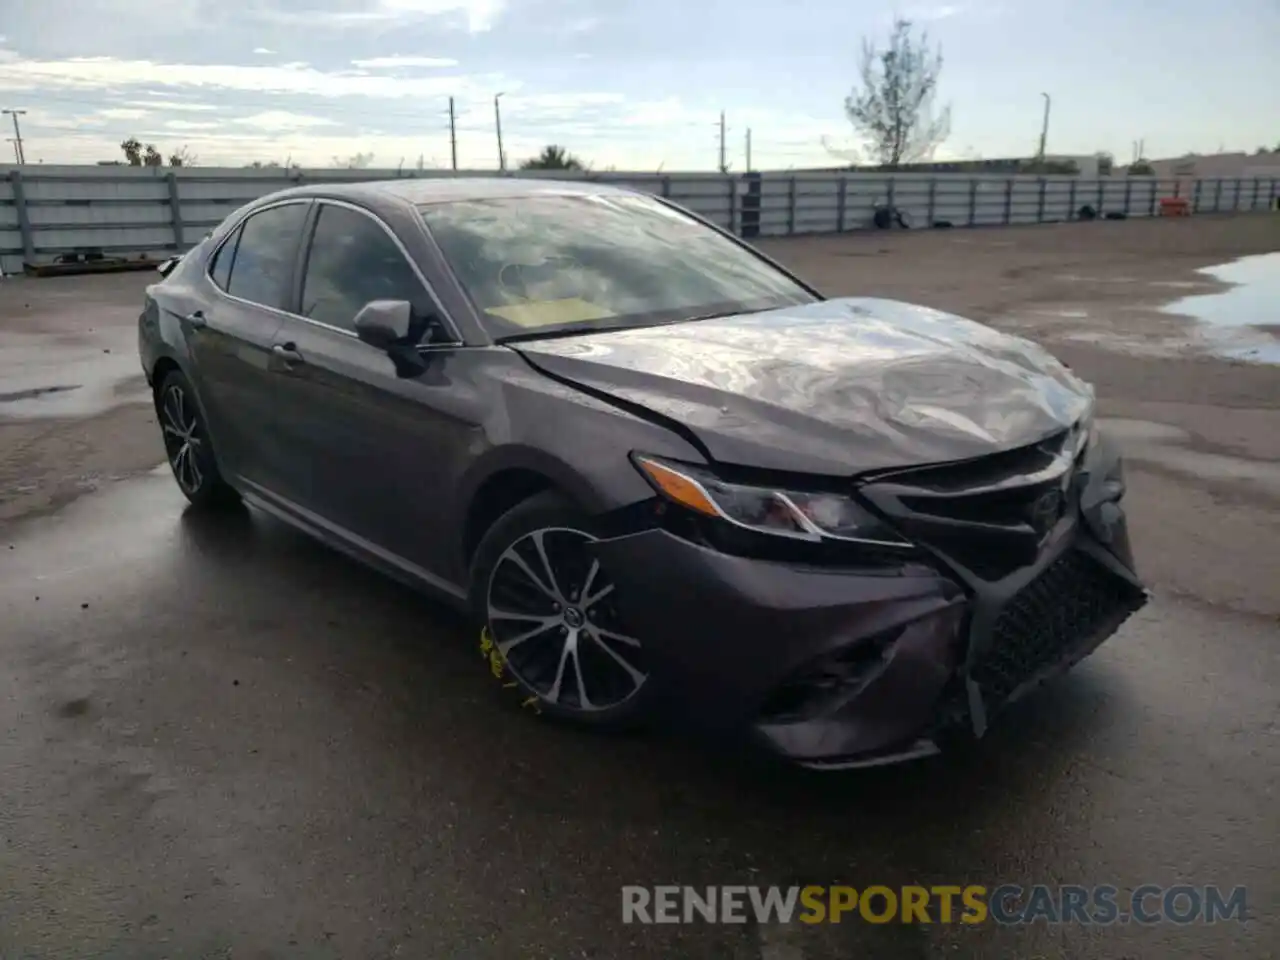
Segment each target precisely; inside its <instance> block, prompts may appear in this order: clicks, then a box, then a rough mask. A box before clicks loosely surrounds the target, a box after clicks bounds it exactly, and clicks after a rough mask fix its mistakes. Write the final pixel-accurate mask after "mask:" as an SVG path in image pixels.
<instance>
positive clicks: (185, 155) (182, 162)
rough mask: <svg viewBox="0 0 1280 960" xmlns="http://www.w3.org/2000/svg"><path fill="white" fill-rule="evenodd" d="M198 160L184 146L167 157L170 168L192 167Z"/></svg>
mask: <svg viewBox="0 0 1280 960" xmlns="http://www.w3.org/2000/svg"><path fill="white" fill-rule="evenodd" d="M199 159H200V158H199V157H197V156H196V155H195V154H194V153H192V152H191V150H190V148H189V147H187V146H186V145H185V144H184V145H183V146H181V147H179V148H178V149H177V150H175V151H173V153H171V154H170V155H169V166H171V167H194V166H195V165H196V161H198V160H199Z"/></svg>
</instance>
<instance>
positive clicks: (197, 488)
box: [156, 370, 240, 507]
mask: <svg viewBox="0 0 1280 960" xmlns="http://www.w3.org/2000/svg"><path fill="white" fill-rule="evenodd" d="M156 418H157V419H158V420H159V421H160V430H161V434H162V436H163V437H164V451H165V456H166V458H167V459H168V461H169V469H171V470H172V471H173V478H174V480H176V481H177V482H178V489H179V490H181V491H182V495H183V496H184V497H186V498H187V500H189V501H190V502H191V504H192V505H193V506H197V507H206V506H219V505H223V504H229V503H235V502H237V501H239V499H240V497H239V494H237V493H236V492H235V490H233V489H232V488H231V486H230V485H228V484H227V482H226V481H225V480H223V479H222V474H221V473H220V472H219V471H218V461H217V459H216V458H215V457H214V453H213V443H212V441H211V440H210V439H209V431H208V430H207V429H206V428H205V424H204V418H203V417H202V416H201V414H200V408H199V407H198V406H197V405H196V399H195V393H194V391H192V389H191V383H190V382H189V381H188V380H187V378H186V377H185V376H183V375H182V373H180V372H179V371H177V370H171V371H170V372H169V373H168V374H166V375H165V377H164V379H163V380H162V381H161V382H160V386H159V387H158V388H157V389H156Z"/></svg>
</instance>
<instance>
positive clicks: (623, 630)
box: [469, 494, 649, 728]
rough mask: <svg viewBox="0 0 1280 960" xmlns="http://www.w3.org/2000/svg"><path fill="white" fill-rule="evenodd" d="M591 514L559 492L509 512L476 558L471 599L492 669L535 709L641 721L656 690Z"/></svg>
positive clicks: (591, 720) (601, 721) (578, 719)
mask: <svg viewBox="0 0 1280 960" xmlns="http://www.w3.org/2000/svg"><path fill="white" fill-rule="evenodd" d="M591 527H592V524H591V522H590V519H589V518H588V517H586V516H584V515H583V514H582V512H581V511H579V510H578V509H576V508H575V507H574V506H573V505H572V504H571V503H569V502H568V501H567V500H565V499H564V498H563V497H561V496H559V495H557V494H540V495H538V496H536V497H533V498H531V499H529V500H526V501H524V502H523V503H521V504H519V505H518V506H516V507H514V508H512V509H511V510H510V511H508V512H507V513H506V514H504V515H503V516H502V517H501V518H500V519H499V520H498V521H497V522H496V523H495V524H494V525H493V526H492V527H491V528H490V529H489V531H488V532H487V533H486V534H485V535H484V538H483V539H482V540H481V541H480V545H479V547H478V548H477V549H476V553H475V558H474V559H473V561H472V564H471V576H470V594H469V596H470V604H471V608H472V610H473V612H474V614H475V617H476V619H477V620H478V621H479V622H480V624H481V625H482V630H481V648H482V651H483V652H484V653H485V655H486V657H488V660H489V664H490V667H491V669H492V670H493V673H494V675H495V676H496V677H497V678H498V679H499V680H501V681H502V683H503V686H504V687H507V688H508V689H511V690H512V691H513V692H515V693H516V694H517V695H518V696H519V698H520V700H521V702H522V703H523V704H524V705H525V706H527V707H530V708H532V709H534V710H535V712H538V713H545V714H548V715H550V716H553V717H557V718H560V719H565V720H569V721H572V722H575V723H579V724H584V725H588V726H593V727H603V728H619V727H629V726H632V725H634V724H635V723H636V722H637V721H638V720H639V719H640V718H641V716H642V714H643V710H644V707H645V701H646V696H645V695H646V693H647V692H648V689H649V671H648V667H647V665H646V658H645V651H644V647H643V645H642V644H641V642H640V639H639V638H637V637H635V636H633V635H632V634H631V633H630V632H629V631H628V629H627V627H626V625H625V624H624V623H623V622H622V620H621V618H620V617H619V616H618V608H617V606H616V601H617V591H616V587H615V586H614V584H613V582H612V581H611V580H610V579H609V577H608V574H607V573H606V572H605V570H604V569H603V568H602V567H601V565H600V563H599V561H598V560H596V559H595V558H594V557H593V556H592V554H591V550H590V545H591V544H592V543H593V542H594V541H595V540H596V537H595V536H594V534H593V533H592V532H591Z"/></svg>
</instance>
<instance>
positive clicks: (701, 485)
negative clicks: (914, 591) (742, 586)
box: [632, 454, 911, 547]
mask: <svg viewBox="0 0 1280 960" xmlns="http://www.w3.org/2000/svg"><path fill="white" fill-rule="evenodd" d="M632 459H633V461H634V462H635V465H636V466H637V467H638V468H639V470H640V472H641V473H642V474H644V476H645V478H646V479H647V480H648V481H649V483H650V484H652V485H653V488H654V489H655V490H657V491H658V493H660V494H661V495H662V496H663V497H665V498H666V499H667V500H670V501H672V502H673V503H678V504H680V506H682V507H686V508H687V509H689V510H693V511H695V512H696V513H700V514H703V515H704V516H708V517H715V518H717V519H720V520H726V521H728V522H729V523H732V524H735V525H737V526H739V527H745V528H746V529H748V530H755V531H757V532H759V533H770V534H775V535H777V536H782V537H792V538H795V539H799V540H823V539H828V538H830V539H838V540H856V541H860V542H863V543H876V544H884V545H887V546H895V547H909V546H910V545H911V544H910V543H909V542H908V541H906V540H904V539H903V538H902V537H900V536H898V534H896V533H895V532H893V531H892V530H890V529H889V528H888V527H886V526H885V524H884V522H883V521H881V520H880V519H879V518H878V517H876V516H875V515H873V514H872V513H870V512H868V511H867V510H865V509H863V508H862V507H861V506H859V505H858V504H857V503H855V502H854V501H853V500H852V499H851V498H849V497H847V496H842V495H840V494H834V493H805V492H802V491H799V490H779V489H771V488H769V487H755V486H744V485H743V484H738V483H727V482H725V481H723V480H721V479H719V478H718V477H716V476H715V475H714V474H712V473H711V472H710V471H709V470H706V469H703V468H700V467H694V466H690V465H689V464H686V463H672V462H670V461H666V460H658V459H657V458H655V457H649V456H643V455H640V454H636V455H635V456H633V458H632Z"/></svg>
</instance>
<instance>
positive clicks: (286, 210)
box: [215, 203, 307, 310]
mask: <svg viewBox="0 0 1280 960" xmlns="http://www.w3.org/2000/svg"><path fill="white" fill-rule="evenodd" d="M306 218H307V204H306V203H287V204H283V205H281V206H278V207H270V208H268V209H266V210H263V211H262V212H260V213H255V214H253V215H252V216H251V217H249V219H248V220H246V221H245V222H244V225H243V226H242V227H241V228H240V238H239V242H238V243H237V244H236V249H235V256H234V259H233V260H232V262H231V275H230V279H229V280H228V283H227V287H226V290H227V293H229V294H231V296H233V297H239V298H240V299H241V300H248V301H249V302H250V303H257V304H261V305H262V306H264V307H274V308H275V309H277V310H284V309H287V308H288V301H289V290H288V285H289V275H290V271H291V269H292V267H293V259H294V255H295V253H296V252H297V249H298V240H299V238H300V237H301V236H302V225H303V223H304V222H305V221H306ZM223 249H224V250H225V247H224V248H223ZM217 266H218V265H217V264H215V268H217Z"/></svg>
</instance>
